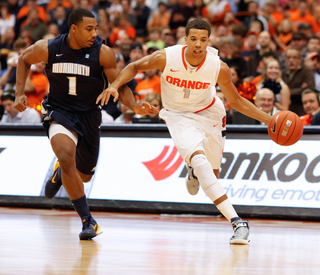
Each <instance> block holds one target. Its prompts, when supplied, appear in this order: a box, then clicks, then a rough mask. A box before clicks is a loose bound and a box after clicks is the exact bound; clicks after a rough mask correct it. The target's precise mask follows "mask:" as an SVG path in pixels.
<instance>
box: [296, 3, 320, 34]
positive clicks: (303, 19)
mask: <svg viewBox="0 0 320 275" xmlns="http://www.w3.org/2000/svg"><path fill="white" fill-rule="evenodd" d="M299 10H300V11H299V13H297V14H293V15H291V16H290V20H291V21H292V22H293V24H294V26H295V28H296V29H298V26H299V24H301V23H307V24H309V25H310V26H311V28H312V31H313V33H317V31H318V28H317V22H316V19H315V18H314V17H313V16H312V15H311V14H310V11H309V5H308V3H307V2H305V1H304V0H301V1H300V3H299Z"/></svg>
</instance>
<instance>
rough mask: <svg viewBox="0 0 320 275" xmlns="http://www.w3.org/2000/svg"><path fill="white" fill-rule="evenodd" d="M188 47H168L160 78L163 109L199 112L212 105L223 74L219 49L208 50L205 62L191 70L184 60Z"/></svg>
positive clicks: (208, 48)
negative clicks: (218, 81) (218, 80)
mask: <svg viewBox="0 0 320 275" xmlns="http://www.w3.org/2000/svg"><path fill="white" fill-rule="evenodd" d="M186 48H187V46H183V45H176V46H172V47H168V48H166V49H165V50H166V66H165V68H164V71H163V73H162V75H161V97H162V102H163V106H164V107H165V108H166V109H168V110H170V111H172V112H197V111H200V110H202V109H204V108H206V107H208V106H209V105H210V104H212V102H213V100H214V96H215V94H216V89H215V86H216V82H217V79H218V75H219V71H220V58H219V56H218V50H216V49H214V48H212V47H207V50H206V55H205V58H204V60H203V62H202V63H201V64H200V65H199V66H198V67H197V68H196V69H195V70H190V69H189V68H188V66H187V62H186V59H185V50H186Z"/></svg>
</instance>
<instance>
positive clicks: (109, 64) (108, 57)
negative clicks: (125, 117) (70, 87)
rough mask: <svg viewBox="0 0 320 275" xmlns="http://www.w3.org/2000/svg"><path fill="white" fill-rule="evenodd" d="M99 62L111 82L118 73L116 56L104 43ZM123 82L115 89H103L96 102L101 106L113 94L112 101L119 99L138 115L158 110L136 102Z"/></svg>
mask: <svg viewBox="0 0 320 275" xmlns="http://www.w3.org/2000/svg"><path fill="white" fill-rule="evenodd" d="M100 64H101V65H102V66H103V70H104V73H105V74H106V76H107V78H108V80H109V82H110V83H113V82H114V80H115V79H116V77H117V76H118V75H119V72H118V71H117V69H116V57H115V54H114V52H113V50H112V49H111V48H109V47H107V46H105V45H102V47H101V50H100ZM125 83H126V82H125ZM125 83H124V84H123V85H121V86H120V88H119V89H117V90H110V89H109V88H108V89H106V90H104V91H103V92H102V93H101V94H100V95H99V96H98V98H97V100H96V103H97V104H98V102H99V101H101V105H102V106H103V105H105V104H106V103H107V102H108V101H109V99H110V96H111V95H113V97H114V101H117V100H118V99H119V100H120V101H121V102H122V103H123V104H124V105H126V106H127V107H128V108H130V109H131V110H132V111H134V112H135V113H137V114H139V115H148V114H155V113H158V111H157V110H156V109H155V108H154V107H152V106H151V105H150V104H149V103H146V102H145V103H137V102H136V101H135V98H134V96H133V93H132V91H131V90H130V89H129V88H128V86H127V85H125Z"/></svg>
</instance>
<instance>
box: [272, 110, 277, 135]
mask: <svg viewBox="0 0 320 275" xmlns="http://www.w3.org/2000/svg"><path fill="white" fill-rule="evenodd" d="M278 118H279V115H277V117H276V119H275V121H274V124H273V129H271V132H272V133H274V134H275V133H276V131H277V121H278Z"/></svg>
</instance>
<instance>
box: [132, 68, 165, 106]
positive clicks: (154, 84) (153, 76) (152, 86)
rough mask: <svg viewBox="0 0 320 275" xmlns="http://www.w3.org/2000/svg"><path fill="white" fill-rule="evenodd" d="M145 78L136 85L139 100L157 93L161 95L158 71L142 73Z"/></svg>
mask: <svg viewBox="0 0 320 275" xmlns="http://www.w3.org/2000/svg"><path fill="white" fill-rule="evenodd" d="M144 74H145V76H146V78H145V79H144V80H142V81H141V82H139V83H138V85H137V87H136V93H138V94H139V97H140V100H144V99H145V98H146V96H147V95H149V94H151V93H157V94H159V95H161V84H160V83H161V80H160V76H159V75H158V70H157V69H153V70H149V71H145V72H144Z"/></svg>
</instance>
